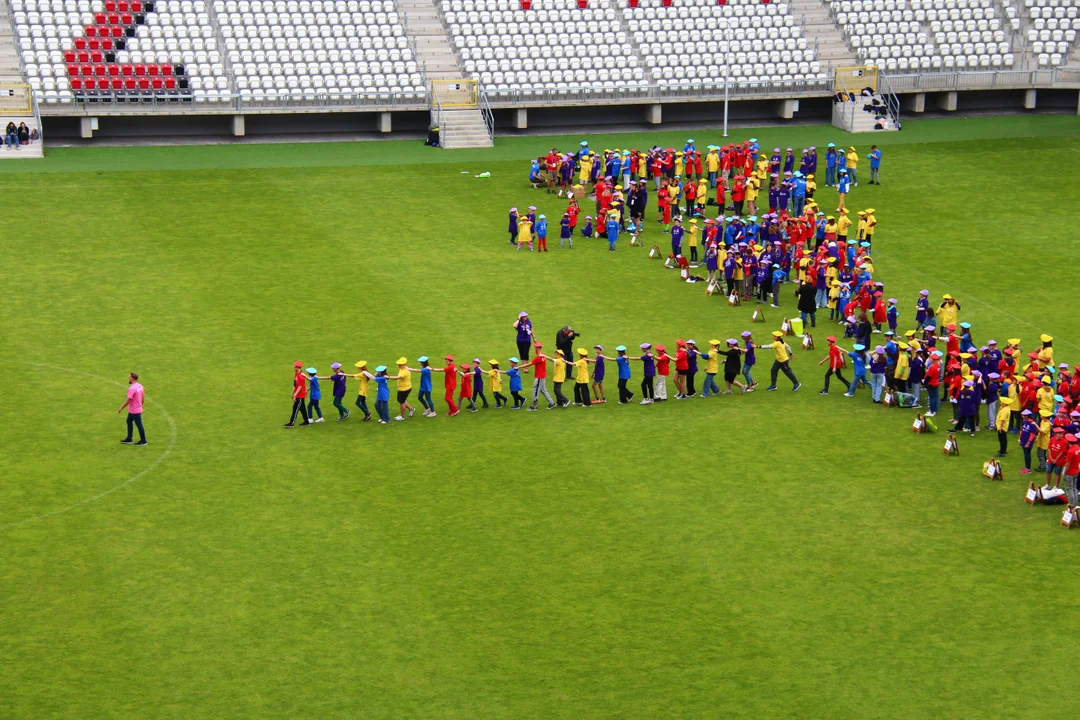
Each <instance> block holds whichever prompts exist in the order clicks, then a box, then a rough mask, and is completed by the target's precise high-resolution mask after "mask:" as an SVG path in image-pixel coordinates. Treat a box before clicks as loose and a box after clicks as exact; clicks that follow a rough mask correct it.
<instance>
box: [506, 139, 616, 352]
mask: <svg viewBox="0 0 1080 720" xmlns="http://www.w3.org/2000/svg"><path fill="white" fill-rule="evenodd" d="M605 152H606V151H605ZM498 364H499V361H498V360H488V365H498Z"/></svg>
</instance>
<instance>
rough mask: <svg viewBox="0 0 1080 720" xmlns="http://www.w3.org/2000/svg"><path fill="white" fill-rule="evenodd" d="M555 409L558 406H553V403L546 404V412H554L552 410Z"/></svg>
mask: <svg viewBox="0 0 1080 720" xmlns="http://www.w3.org/2000/svg"><path fill="white" fill-rule="evenodd" d="M557 407H558V405H556V404H555V403H553V402H549V403H548V410H554V409H555V408H557Z"/></svg>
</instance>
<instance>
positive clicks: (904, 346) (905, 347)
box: [899, 342, 911, 350]
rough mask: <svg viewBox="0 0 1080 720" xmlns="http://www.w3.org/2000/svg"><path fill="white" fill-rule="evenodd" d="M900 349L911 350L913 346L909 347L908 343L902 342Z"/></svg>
mask: <svg viewBox="0 0 1080 720" xmlns="http://www.w3.org/2000/svg"><path fill="white" fill-rule="evenodd" d="M899 347H900V349H901V350H907V349H908V348H910V347H911V346H910V345H908V344H907V343H906V342H900V343H899Z"/></svg>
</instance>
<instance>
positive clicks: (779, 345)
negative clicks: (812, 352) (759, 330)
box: [769, 340, 790, 362]
mask: <svg viewBox="0 0 1080 720" xmlns="http://www.w3.org/2000/svg"><path fill="white" fill-rule="evenodd" d="M769 347H771V348H772V349H773V352H774V353H776V362H787V361H788V358H789V357H790V355H788V351H787V348H786V347H784V341H783V340H773V341H772V343H770V344H769Z"/></svg>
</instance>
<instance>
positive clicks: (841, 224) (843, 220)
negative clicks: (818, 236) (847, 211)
mask: <svg viewBox="0 0 1080 720" xmlns="http://www.w3.org/2000/svg"><path fill="white" fill-rule="evenodd" d="M849 227H851V220H849V219H848V216H847V215H841V216H840V217H839V218H837V220H836V234H837V235H843V236H844V237H847V229H848V228H849Z"/></svg>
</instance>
